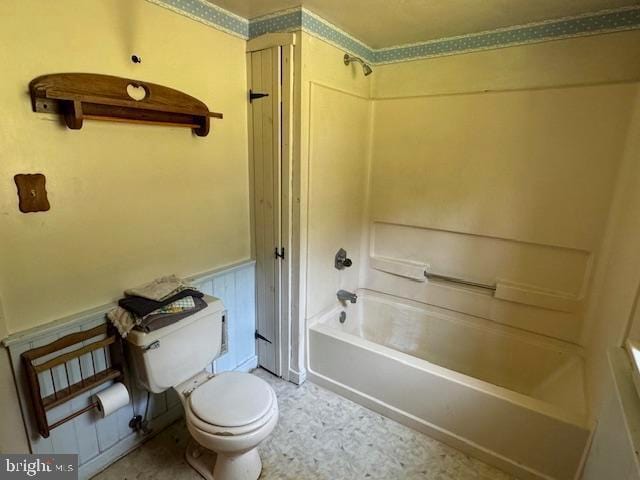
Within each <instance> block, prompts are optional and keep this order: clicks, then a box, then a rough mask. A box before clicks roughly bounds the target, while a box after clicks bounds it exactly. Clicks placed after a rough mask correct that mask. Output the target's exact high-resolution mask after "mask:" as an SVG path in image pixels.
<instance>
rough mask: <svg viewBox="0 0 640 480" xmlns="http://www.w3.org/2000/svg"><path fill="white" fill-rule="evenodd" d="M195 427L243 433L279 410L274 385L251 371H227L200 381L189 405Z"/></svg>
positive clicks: (226, 433) (188, 413)
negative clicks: (202, 381) (249, 372)
mask: <svg viewBox="0 0 640 480" xmlns="http://www.w3.org/2000/svg"><path fill="white" fill-rule="evenodd" d="M185 407H186V408H185V412H186V417H187V421H188V422H189V423H190V424H191V426H192V427H194V428H196V429H198V430H200V431H202V432H206V433H209V434H212V435H224V436H235V435H243V434H247V433H250V432H253V431H255V430H258V429H260V428H261V427H263V426H264V425H265V424H267V423H268V422H269V420H270V419H271V418H272V417H273V415H274V414H277V399H276V395H275V392H274V391H273V389H272V388H271V386H270V385H269V384H268V383H267V382H265V381H264V380H262V379H260V378H258V377H256V376H255V375H251V374H248V373H240V372H225V373H221V374H220V375H217V376H215V377H213V378H211V379H210V380H208V381H206V382H204V383H202V384H201V385H199V386H198V387H197V388H196V389H195V390H193V392H192V393H191V394H190V395H189V400H188V402H186V405H185Z"/></svg>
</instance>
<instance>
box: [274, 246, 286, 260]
mask: <svg viewBox="0 0 640 480" xmlns="http://www.w3.org/2000/svg"><path fill="white" fill-rule="evenodd" d="M274 253H275V255H276V259H278V258H281V259H283V260H284V247H280V251H279V252H278V247H276V248H275V251H274Z"/></svg>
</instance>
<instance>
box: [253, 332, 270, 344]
mask: <svg viewBox="0 0 640 480" xmlns="http://www.w3.org/2000/svg"><path fill="white" fill-rule="evenodd" d="M254 337H255V339H256V340H264V341H265V342H267V343H271V340H267V339H266V338H265V337H263V336H262V335H260V334H259V333H258V330H256V333H255V334H254Z"/></svg>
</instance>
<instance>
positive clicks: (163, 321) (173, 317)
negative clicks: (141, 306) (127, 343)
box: [134, 297, 207, 332]
mask: <svg viewBox="0 0 640 480" xmlns="http://www.w3.org/2000/svg"><path fill="white" fill-rule="evenodd" d="M193 302H194V305H195V306H194V307H193V308H189V309H187V310H183V311H181V312H176V313H159V314H152V315H147V316H146V317H145V318H143V319H142V321H141V322H140V323H139V324H137V325H136V326H135V327H134V328H135V329H136V330H142V331H144V332H153V331H154V330H158V329H159V328H163V327H166V326H168V325H171V324H172V323H175V322H177V321H179V320H182V319H184V318H187V317H190V316H191V315H193V314H194V313H196V312H199V311H200V310H202V309H204V308H207V302H205V301H204V300H202V299H201V298H197V297H195V298H193Z"/></svg>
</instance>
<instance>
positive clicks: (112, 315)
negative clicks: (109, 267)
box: [107, 297, 207, 338]
mask: <svg viewBox="0 0 640 480" xmlns="http://www.w3.org/2000/svg"><path fill="white" fill-rule="evenodd" d="M188 298H189V299H190V300H186V299H181V300H178V301H177V302H174V303H173V304H169V305H167V306H165V307H162V308H160V309H158V310H156V311H154V312H151V313H150V314H149V315H147V316H146V317H144V318H142V317H140V316H138V315H135V314H133V313H131V312H129V311H127V310H125V309H124V308H122V307H119V306H118V307H116V308H114V309H112V310H110V311H109V312H108V313H107V318H108V319H109V320H110V321H111V323H113V325H114V326H115V327H116V328H117V329H118V332H119V333H120V336H122V338H126V336H127V335H128V334H129V332H130V331H131V330H133V329H136V330H142V331H145V332H152V331H154V330H157V329H159V328H162V327H166V326H167V325H171V324H172V323H175V322H177V321H179V320H182V319H183V318H187V317H188V316H190V315H193V314H194V313H196V312H199V311H200V310H202V309H204V308H206V307H207V302H205V301H204V300H203V299H202V298H199V297H188ZM174 304H175V305H174ZM172 305H173V307H172ZM188 305H191V306H188Z"/></svg>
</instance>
